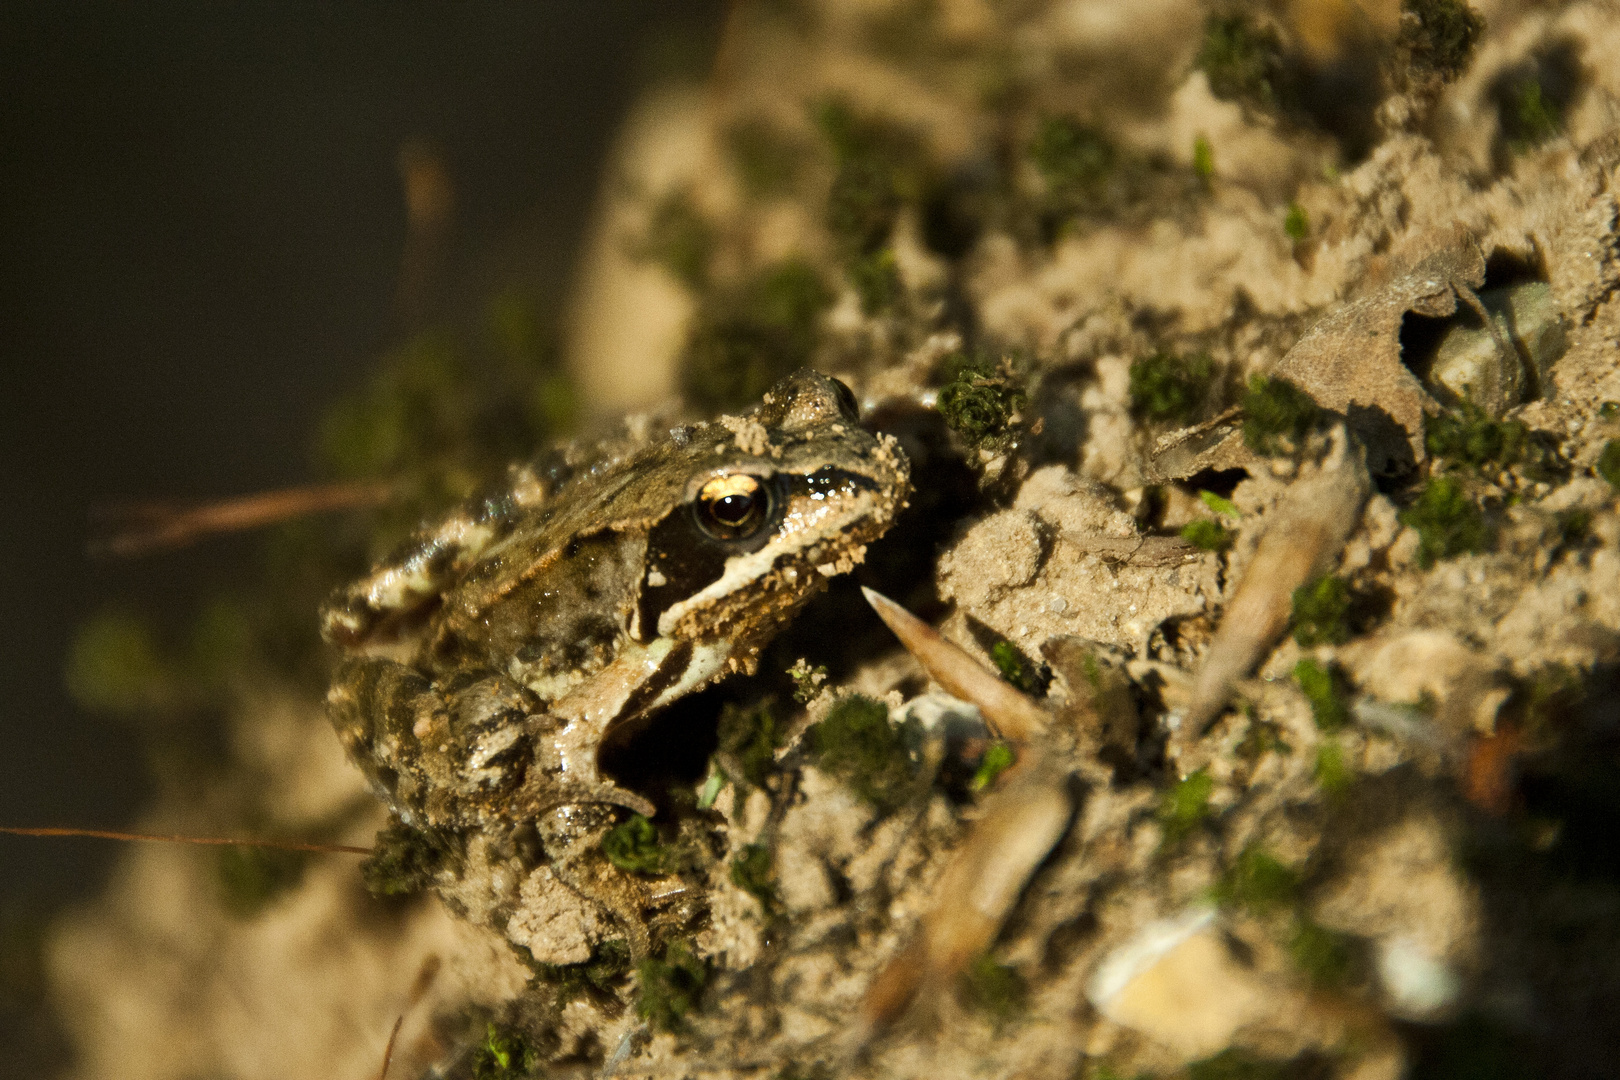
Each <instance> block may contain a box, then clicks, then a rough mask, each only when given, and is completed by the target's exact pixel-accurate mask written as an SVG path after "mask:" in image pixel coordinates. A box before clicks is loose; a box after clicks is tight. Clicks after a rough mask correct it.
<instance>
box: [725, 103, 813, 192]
mask: <svg viewBox="0 0 1620 1080" xmlns="http://www.w3.org/2000/svg"><path fill="white" fill-rule="evenodd" d="M726 148H727V149H728V150H729V151H730V152H731V163H732V165H733V166H734V167H735V168H736V170H737V176H738V178H739V179H741V180H742V183H743V189H744V190H745V191H747V192H748V194H749V195H751V196H753V197H754V198H756V199H768V198H772V197H774V196H777V195H786V194H787V193H789V192H790V191H792V190H793V187H794V184H795V182H796V181H797V179H798V176H799V171H800V168H801V166H802V165H803V163H804V148H803V147H801V146H800V145H799V144H798V143H797V142H796V141H794V140H793V139H792V138H790V137H789V136H787V135H785V134H783V133H782V132H781V131H779V130H778V129H777V128H776V127H775V126H774V125H772V124H771V123H770V122H769V121H766V120H762V119H757V118H756V119H750V120H743V121H741V122H739V123H737V124H735V125H733V126H732V128H731V129H730V130H729V131H728V132H726Z"/></svg>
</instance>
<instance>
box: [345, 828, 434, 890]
mask: <svg viewBox="0 0 1620 1080" xmlns="http://www.w3.org/2000/svg"><path fill="white" fill-rule="evenodd" d="M453 857H454V855H453V852H452V851H451V848H450V846H449V844H447V843H446V842H445V841H444V840H442V839H441V838H439V837H438V836H436V835H434V834H433V833H430V832H427V831H425V830H422V829H413V828H411V827H410V826H409V825H406V824H405V823H404V822H402V821H400V820H399V819H398V818H389V820H388V824H387V825H384V826H383V827H382V828H381V829H379V830H378V831H377V838H376V840H374V841H373V842H372V845H371V854H370V855H368V856H366V860H365V862H363V863H361V864H360V876H361V878H362V879H363V880H364V881H365V883H366V888H367V889H368V890H369V891H370V892H371V894H372V895H373V896H409V895H411V894H412V893H419V892H421V891H422V890H423V889H426V888H427V887H428V886H429V885H431V884H433V878H434V875H435V874H437V873H438V872H439V869H440V868H441V867H443V866H444V865H446V862H447V861H448V860H450V859H453Z"/></svg>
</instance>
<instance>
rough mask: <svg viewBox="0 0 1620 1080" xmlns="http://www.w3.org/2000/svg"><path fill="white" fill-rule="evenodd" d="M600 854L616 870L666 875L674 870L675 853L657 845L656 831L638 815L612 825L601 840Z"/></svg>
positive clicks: (649, 822) (651, 824)
mask: <svg viewBox="0 0 1620 1080" xmlns="http://www.w3.org/2000/svg"><path fill="white" fill-rule="evenodd" d="M602 854H604V855H606V856H607V857H608V862H610V863H612V864H613V865H614V866H617V867H618V868H619V869H620V870H631V871H634V872H636V873H638V874H668V873H673V872H674V871H675V870H676V869H677V866H676V862H677V859H676V855H675V852H673V851H671V850H670V849H669V848H667V847H665V846H664V845H662V844H660V843H659V842H658V830H657V829H656V828H654V826H653V823H652V822H651V821H648V820H647V819H646V818H645V817H643V816H642V815H641V814H632V815H630V820H629V821H626V822H624V823H622V824H620V825H616V826H614V827H613V828H612V829H610V830H609V831H608V834H607V835H606V836H604V837H602Z"/></svg>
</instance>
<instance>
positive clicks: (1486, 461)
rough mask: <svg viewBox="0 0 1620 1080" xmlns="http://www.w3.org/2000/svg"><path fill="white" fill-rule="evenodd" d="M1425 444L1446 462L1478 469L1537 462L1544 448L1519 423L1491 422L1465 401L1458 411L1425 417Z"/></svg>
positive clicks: (1475, 407)
mask: <svg viewBox="0 0 1620 1080" xmlns="http://www.w3.org/2000/svg"><path fill="white" fill-rule="evenodd" d="M1423 445H1424V446H1425V447H1427V448H1428V451H1429V453H1431V454H1433V455H1434V456H1435V457H1437V458H1441V459H1443V460H1445V461H1449V462H1456V463H1458V464H1463V465H1472V466H1474V467H1475V468H1485V467H1487V466H1509V465H1518V464H1521V463H1531V464H1535V463H1537V461H1538V459H1539V458H1540V457H1541V456H1542V454H1541V452H1540V451H1541V449H1542V448H1541V447H1540V446H1539V445H1538V443H1537V441H1536V440H1535V438H1534V437H1533V435H1532V433H1531V431H1530V429H1529V428H1528V427H1526V426H1525V425H1524V424H1521V423H1519V422H1518V421H1517V420H1492V419H1491V418H1490V417H1489V416H1487V415H1485V413H1484V412H1483V411H1482V410H1480V409H1479V408H1478V407H1477V406H1474V405H1471V404H1469V403H1467V402H1464V403H1463V405H1462V407H1461V408H1460V409H1458V410H1457V411H1456V412H1454V413H1452V412H1446V413H1441V414H1440V415H1438V416H1426V417H1424V418H1423Z"/></svg>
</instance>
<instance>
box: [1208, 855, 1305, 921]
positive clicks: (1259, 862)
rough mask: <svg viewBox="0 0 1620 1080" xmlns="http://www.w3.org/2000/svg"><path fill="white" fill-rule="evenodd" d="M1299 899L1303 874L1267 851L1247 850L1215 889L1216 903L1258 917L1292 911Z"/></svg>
mask: <svg viewBox="0 0 1620 1080" xmlns="http://www.w3.org/2000/svg"><path fill="white" fill-rule="evenodd" d="M1298 895H1299V874H1297V873H1295V872H1294V870H1293V869H1292V868H1290V867H1288V866H1285V865H1284V864H1283V863H1281V862H1278V861H1277V860H1276V859H1275V858H1273V857H1272V856H1271V855H1270V854H1268V853H1267V852H1266V851H1265V849H1263V848H1260V847H1255V846H1252V845H1251V846H1249V847H1246V848H1244V849H1243V850H1242V851H1241V852H1240V853H1239V854H1238V857H1237V859H1236V860H1234V861H1233V863H1232V865H1231V866H1230V867H1228V868H1227V870H1226V873H1224V874H1222V875H1221V880H1220V881H1219V882H1217V883H1216V885H1215V900H1216V902H1217V903H1219V904H1221V905H1222V906H1224V907H1235V908H1241V909H1243V910H1245V911H1249V912H1253V913H1254V914H1257V915H1266V914H1269V913H1271V912H1273V911H1278V910H1282V909H1285V908H1289V907H1292V906H1293V904H1294V901H1295V900H1296V899H1297V898H1298Z"/></svg>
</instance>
